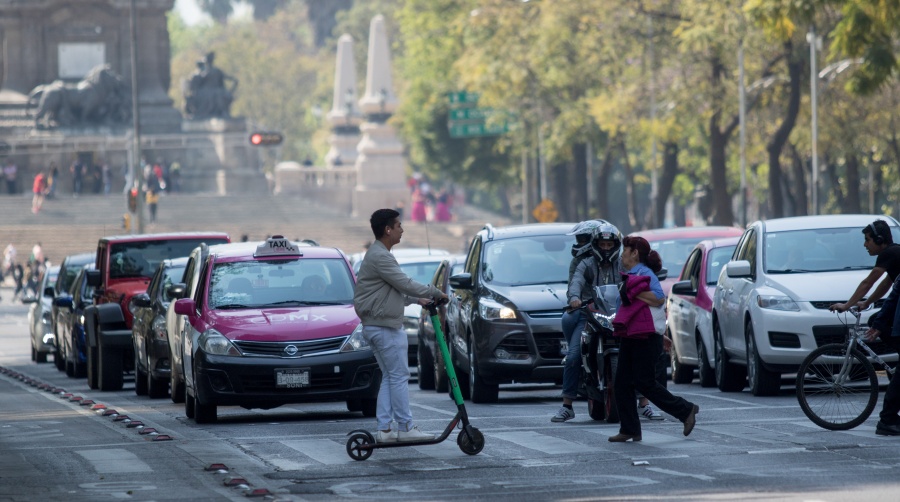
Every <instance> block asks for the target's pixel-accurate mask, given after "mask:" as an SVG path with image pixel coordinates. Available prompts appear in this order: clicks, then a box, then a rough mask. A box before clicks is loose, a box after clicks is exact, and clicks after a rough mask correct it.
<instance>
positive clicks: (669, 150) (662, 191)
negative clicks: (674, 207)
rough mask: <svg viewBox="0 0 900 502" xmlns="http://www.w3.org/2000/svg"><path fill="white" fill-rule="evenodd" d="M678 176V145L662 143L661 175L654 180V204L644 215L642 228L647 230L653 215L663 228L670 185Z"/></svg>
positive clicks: (658, 224) (670, 190)
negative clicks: (654, 214)
mask: <svg viewBox="0 0 900 502" xmlns="http://www.w3.org/2000/svg"><path fill="white" fill-rule="evenodd" d="M677 175H678V144H677V143H674V142H669V143H663V164H662V173H660V175H659V178H658V179H657V180H656V204H655V205H654V207H652V208H650V210H649V211H647V214H645V215H644V227H645V228H649V227H650V225H651V224H652V222H653V219H652V217H653V213H654V212H655V213H656V221H657V226H658V227H663V226H665V219H666V203H667V202H668V201H669V197H670V196H671V195H672V185H673V184H674V183H675V176H677Z"/></svg>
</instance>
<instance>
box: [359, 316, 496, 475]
mask: <svg viewBox="0 0 900 502" xmlns="http://www.w3.org/2000/svg"><path fill="white" fill-rule="evenodd" d="M437 307H438V303H437V302H431V303H429V304H428V305H425V306H424V307H423V308H426V309H428V313H429V315H430V316H431V324H432V325H433V326H434V338H435V342H436V344H437V346H438V348H440V350H441V354H442V355H443V356H444V367H445V369H446V370H447V376H448V377H449V379H450V392H451V394H452V395H453V401H454V402H455V403H456V408H457V412H456V416H454V417H453V420H451V421H450V423H449V424H448V425H447V428H446V429H444V432H443V433H441V435H440V436H439V437H437V438H435V439H431V440H427V441H393V442H390V443H377V442H375V437H374V436H373V435H372V433H371V432H369V431H367V430H362V429H357V430H355V431H352V432H350V433H349V434H347V435H348V436H350V439H348V440H347V454H348V455H350V458H352V459H353V460H366V459H367V458H369V457H371V456H372V452H373V451H374V450H375V449H377V448H399V447H402V446H423V445H430V444H438V443H440V442H442V441H444V440H445V439H447V438H448V437H449V436H450V433H451V432H453V429H455V428H456V427H457V425H460V429H461V430H460V431H459V435H457V436H456V444H457V445H458V446H459V449H460V450H462V452H463V453H465V454H467V455H478V454H479V453H480V452H481V450H483V449H484V435H483V434H482V433H481V431H479V430H478V429H477V428H476V427H475V426H473V425H472V424H470V423H469V415H468V414H467V413H466V405H465V402H464V401H463V398H462V393H461V392H460V391H459V382H457V380H456V371H455V370H454V369H453V363H452V362H451V359H450V350H449V349H448V348H447V341H446V340H445V339H444V333H443V331H441V321H440V318H439V317H438V311H437ZM460 423H461V424H460Z"/></svg>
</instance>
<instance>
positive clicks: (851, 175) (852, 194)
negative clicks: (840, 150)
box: [842, 150, 862, 214]
mask: <svg viewBox="0 0 900 502" xmlns="http://www.w3.org/2000/svg"><path fill="white" fill-rule="evenodd" d="M846 158H847V198H846V199H845V204H844V206H842V208H843V210H844V213H847V214H859V213H861V212H862V204H861V203H860V200H859V189H860V187H861V186H862V184H861V183H860V179H859V157H857V156H856V152H854V151H853V150H850V151H849V152H848V153H847V154H846Z"/></svg>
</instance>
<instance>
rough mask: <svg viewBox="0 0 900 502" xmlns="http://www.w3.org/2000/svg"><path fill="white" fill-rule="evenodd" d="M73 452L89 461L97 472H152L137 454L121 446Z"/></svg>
mask: <svg viewBox="0 0 900 502" xmlns="http://www.w3.org/2000/svg"><path fill="white" fill-rule="evenodd" d="M75 453H77V454H79V455H81V456H82V457H84V459H85V460H87V461H88V462H90V463H91V465H92V466H93V467H94V470H95V471H97V473H98V474H116V473H124V472H153V469H152V468H151V467H150V466H149V465H147V464H146V463H145V462H144V461H143V460H141V459H139V458H138V456H137V455H135V454H134V453H131V452H130V451H128V450H125V449H123V448H108V449H102V450H81V451H77V452H75Z"/></svg>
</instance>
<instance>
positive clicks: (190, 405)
mask: <svg viewBox="0 0 900 502" xmlns="http://www.w3.org/2000/svg"><path fill="white" fill-rule="evenodd" d="M184 416H186V417H188V418H194V396H192V395H190V394H189V393H187V392H185V394H184Z"/></svg>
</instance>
